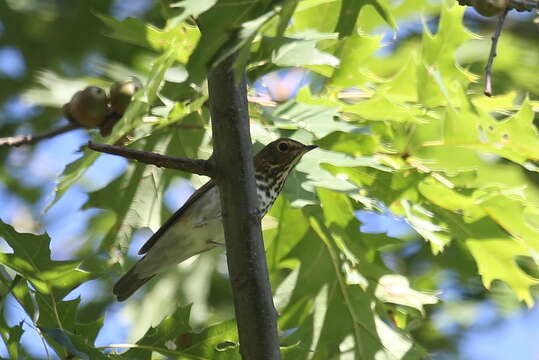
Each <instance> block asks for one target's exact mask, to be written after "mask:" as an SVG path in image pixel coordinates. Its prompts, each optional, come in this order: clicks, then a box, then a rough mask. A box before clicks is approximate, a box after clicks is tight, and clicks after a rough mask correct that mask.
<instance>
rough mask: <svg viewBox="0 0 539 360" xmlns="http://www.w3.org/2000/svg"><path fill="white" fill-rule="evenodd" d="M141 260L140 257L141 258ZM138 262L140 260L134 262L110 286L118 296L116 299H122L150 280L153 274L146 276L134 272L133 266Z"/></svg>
mask: <svg viewBox="0 0 539 360" xmlns="http://www.w3.org/2000/svg"><path fill="white" fill-rule="evenodd" d="M141 260H142V259H141ZM139 264H140V261H139V262H138V263H136V264H135V266H133V267H132V268H131V270H129V271H128V272H127V273H126V274H125V275H124V276H122V278H121V279H120V280H118V282H117V283H116V284H115V285H114V287H113V288H112V292H113V293H114V295H116V297H117V298H118V301H124V300H125V299H127V298H128V297H130V296H131V295H133V293H134V292H135V291H137V290H138V289H139V288H140V287H141V286H142V285H144V284H146V283H147V282H148V281H150V280H151V279H152V278H153V277H154V276H155V275H151V276H148V277H144V278H143V277H140V275H139V274H137V273H136V272H135V268H136V267H137V266H138V265H139Z"/></svg>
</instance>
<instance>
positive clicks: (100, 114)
mask: <svg viewBox="0 0 539 360" xmlns="http://www.w3.org/2000/svg"><path fill="white" fill-rule="evenodd" d="M62 109H63V111H64V115H65V116H66V117H67V118H68V119H69V120H71V121H73V122H76V123H77V124H80V125H82V126H84V127H87V128H94V127H97V126H99V125H100V124H101V123H102V122H103V120H104V119H105V116H106V115H107V113H108V112H109V107H108V97H107V93H106V92H105V90H103V89H102V88H100V87H98V86H88V87H87V88H85V89H84V90H81V91H77V92H76V93H75V95H73V97H72V98H71V100H70V101H69V102H68V103H67V104H64V106H63V107H62Z"/></svg>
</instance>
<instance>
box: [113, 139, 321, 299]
mask: <svg viewBox="0 0 539 360" xmlns="http://www.w3.org/2000/svg"><path fill="white" fill-rule="evenodd" d="M314 148H316V146H314V145H303V144H302V143H300V142H297V141H295V140H292V139H284V138H283V139H279V140H275V141H273V142H271V143H270V144H268V145H266V146H265V147H264V148H263V149H262V150H261V151H260V152H259V153H258V154H256V156H255V157H254V165H255V177H256V186H257V194H258V211H259V216H260V217H261V218H262V217H263V216H264V215H265V214H266V213H267V212H268V210H269V209H270V207H271V205H272V204H273V202H274V201H275V199H276V198H277V196H278V195H279V193H280V192H281V189H282V188H283V185H284V182H285V180H286V178H287V176H288V174H289V173H290V171H291V170H292V169H293V168H294V166H296V164H297V163H298V161H299V160H300V159H301V157H302V156H303V155H304V154H305V153H306V152H308V151H310V150H312V149H314ZM219 245H224V233H223V224H222V219H221V201H220V196H219V188H218V187H217V186H216V185H215V183H214V182H213V181H211V180H210V181H208V182H207V183H206V184H204V185H203V186H202V187H201V188H199V189H198V190H197V191H195V192H194V193H193V194H192V195H191V197H190V198H189V199H188V200H187V201H186V202H185V204H184V205H183V206H182V207H181V208H180V209H179V210H178V211H176V213H175V214H174V215H172V216H171V217H170V218H169V219H168V220H167V221H166V222H165V224H164V225H163V226H161V228H160V229H159V230H157V232H156V233H155V234H154V235H153V236H152V237H151V238H150V239H149V240H148V241H147V242H146V244H144V246H142V248H141V249H140V251H139V254H141V255H142V254H144V257H143V258H142V259H140V260H139V261H138V262H137V263H136V264H135V266H133V267H132V268H131V270H129V271H128V272H127V273H126V274H125V275H124V276H123V277H122V278H121V279H120V280H119V281H118V282H117V283H116V285H114V289H113V292H114V294H115V295H116V296H117V297H118V301H123V300H125V299H127V298H128V297H129V296H131V295H132V294H133V293H134V292H135V291H136V290H137V289H138V288H140V287H141V286H142V285H144V284H145V283H146V282H147V281H148V280H150V279H151V278H153V277H154V276H155V275H157V274H159V273H161V272H163V271H165V270H166V269H168V268H170V267H172V266H174V265H176V264H179V263H181V262H182V261H184V260H187V259H188V258H190V257H191V256H194V255H196V254H199V253H201V252H204V251H207V250H210V249H212V248H214V247H216V246H219Z"/></svg>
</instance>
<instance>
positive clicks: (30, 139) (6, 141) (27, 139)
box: [0, 123, 80, 146]
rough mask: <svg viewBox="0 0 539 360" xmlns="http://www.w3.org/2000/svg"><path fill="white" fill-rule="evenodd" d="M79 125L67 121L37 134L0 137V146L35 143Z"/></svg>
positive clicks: (76, 127)
mask: <svg viewBox="0 0 539 360" xmlns="http://www.w3.org/2000/svg"><path fill="white" fill-rule="evenodd" d="M78 128H80V125H77V124H74V123H69V124H66V125H64V126H60V127H59V128H57V129H54V130H51V131H47V132H44V133H42V134H37V135H19V136H9V137H5V138H0V146H21V145H28V144H35V143H36V142H38V141H41V140H45V139H50V138H52V137H55V136H56V135H60V134H63V133H65V132H68V131H71V130H74V129H78Z"/></svg>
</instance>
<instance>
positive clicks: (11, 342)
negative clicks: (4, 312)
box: [0, 317, 24, 359]
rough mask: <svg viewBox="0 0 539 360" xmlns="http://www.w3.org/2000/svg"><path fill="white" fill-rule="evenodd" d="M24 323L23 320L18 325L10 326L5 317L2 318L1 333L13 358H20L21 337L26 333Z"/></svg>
mask: <svg viewBox="0 0 539 360" xmlns="http://www.w3.org/2000/svg"><path fill="white" fill-rule="evenodd" d="M22 325H23V322H22V321H21V322H20V323H19V324H18V325H15V326H12V327H9V326H8V325H7V323H6V321H5V319H4V317H1V318H0V335H1V336H2V340H3V341H4V345H5V346H6V349H7V352H8V354H9V356H10V358H11V359H18V358H19V347H20V339H21V336H22V334H23V333H24V330H23V328H22Z"/></svg>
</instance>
